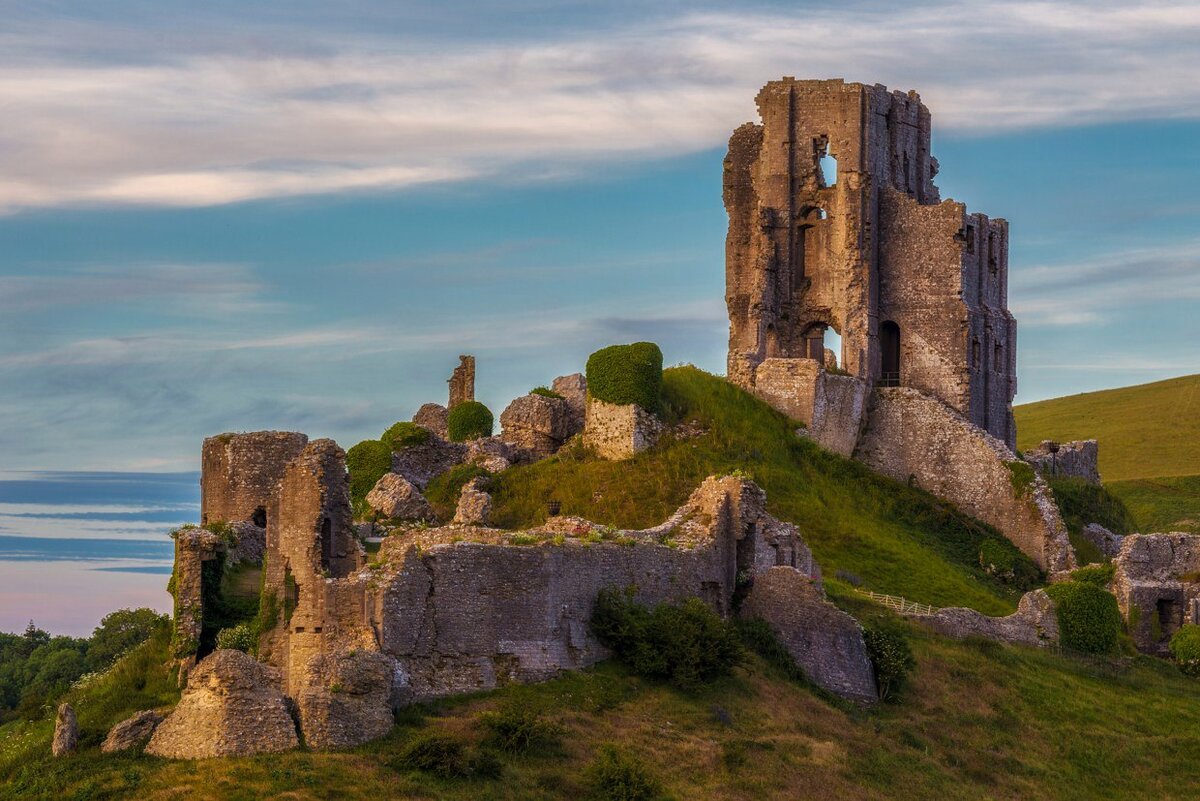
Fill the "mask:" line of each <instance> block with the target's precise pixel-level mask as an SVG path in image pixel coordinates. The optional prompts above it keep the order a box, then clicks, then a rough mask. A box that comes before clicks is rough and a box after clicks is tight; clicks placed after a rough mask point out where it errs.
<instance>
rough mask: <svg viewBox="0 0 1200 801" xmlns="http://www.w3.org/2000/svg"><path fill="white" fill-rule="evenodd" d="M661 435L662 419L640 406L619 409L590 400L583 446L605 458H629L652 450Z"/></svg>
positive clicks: (611, 404)
mask: <svg viewBox="0 0 1200 801" xmlns="http://www.w3.org/2000/svg"><path fill="white" fill-rule="evenodd" d="M661 433H662V423H661V422H660V421H659V419H658V418H657V417H655V416H654V415H653V414H651V413H650V412H648V411H646V410H645V409H643V408H642V407H640V406H638V405H637V404H634V403H630V404H626V405H623V406H618V405H616V404H613V403H607V402H605V401H602V400H600V399H598V398H588V404H587V424H586V425H585V426H584V429H583V444H584V445H586V446H587V447H589V448H593V449H595V451H596V454H597V455H598V456H599V457H600V458H602V459H618V460H619V459H628V458H630V457H632V456H635V455H636V454H639V453H641V452H642V451H645V450H649V449H650V448H653V447H654V446H655V445H656V444H657V443H658V438H659V436H660V435H661Z"/></svg>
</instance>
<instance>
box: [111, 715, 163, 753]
mask: <svg viewBox="0 0 1200 801" xmlns="http://www.w3.org/2000/svg"><path fill="white" fill-rule="evenodd" d="M165 719H166V715H164V714H163V713H161V712H156V711H154V710H153V709H147V710H145V711H143V712H138V713H137V714H136V715H134V716H133V717H131V718H126V719H125V720H123V721H121V722H120V723H118V724H117V725H116V726H113V727H112V729H110V730H109V732H108V736H107V737H105V738H104V743H103V744H101V746H100V750H101V751H102V752H104V753H106V754H113V753H116V752H117V751H128V750H129V749H131V748H137V747H139V746H141V745H143V744H144V743H145V742H146V741H147V740H149V739H150V736H151V735H152V734H154V730H155V729H157V728H158V724H160V723H162V722H163V720H165Z"/></svg>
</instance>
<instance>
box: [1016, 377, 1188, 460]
mask: <svg viewBox="0 0 1200 801" xmlns="http://www.w3.org/2000/svg"><path fill="white" fill-rule="evenodd" d="M1013 413H1014V414H1015V415H1016V418H1017V446H1018V447H1019V448H1020V449H1021V450H1027V449H1029V448H1032V447H1034V446H1035V445H1037V444H1038V443H1039V442H1040V441H1042V440H1044V439H1055V440H1059V441H1067V440H1075V439H1096V440H1099V442H1100V475H1101V477H1102V478H1103V479H1104V481H1105V483H1108V482H1114V481H1124V480H1126V479H1141V478H1161V477H1163V476H1188V475H1200V448H1197V447H1196V443H1197V442H1200V375H1190V376H1184V377H1182V378H1172V379H1169V380H1167V381H1156V382H1155V383H1152V384H1141V385H1139V386H1133V387H1122V388H1121V389H1107V390H1103V391H1101V392H1087V393H1083V394H1080V395H1070V396H1067V397H1065V398H1054V399H1053V400H1046V401H1039V402H1037V403H1029V404H1024V405H1022V406H1017V407H1016V408H1015V409H1014V410H1013Z"/></svg>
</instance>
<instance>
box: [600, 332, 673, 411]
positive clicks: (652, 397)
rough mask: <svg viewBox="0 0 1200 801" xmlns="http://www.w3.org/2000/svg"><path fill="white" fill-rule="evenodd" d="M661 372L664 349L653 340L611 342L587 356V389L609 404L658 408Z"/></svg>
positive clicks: (654, 409)
mask: <svg viewBox="0 0 1200 801" xmlns="http://www.w3.org/2000/svg"><path fill="white" fill-rule="evenodd" d="M662 372H663V357H662V351H661V350H659V349H658V345H655V344H654V343H653V342H635V343H633V344H632V345H612V346H610V347H607V348H603V349H601V350H598V351H596V352H595V353H593V354H592V355H591V356H589V357H588V361H587V381H588V392H589V393H590V394H591V395H592V397H594V398H597V399H598V400H602V401H604V402H606V403H615V404H618V405H621V406H624V405H626V404H630V403H636V404H637V405H638V406H641V407H642V408H643V409H645V410H647V411H651V412H653V411H657V410H658V408H659V397H660V395H661V393H662V380H663V379H662Z"/></svg>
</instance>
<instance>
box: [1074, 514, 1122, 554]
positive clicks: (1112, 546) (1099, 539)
mask: <svg viewBox="0 0 1200 801" xmlns="http://www.w3.org/2000/svg"><path fill="white" fill-rule="evenodd" d="M1080 533H1081V534H1082V535H1083V538H1084V539H1085V540H1087V541H1088V542H1090V543H1091V544H1092V545H1095V546H1096V547H1097V548H1099V549H1100V553H1102V554H1104V555H1105V556H1107V557H1108V558H1109V559H1112V558H1113V557H1115V556H1116V555H1117V554H1119V553H1120V552H1121V543H1123V542H1124V541H1125V537H1124V535H1122V534H1114V533H1112V532H1111V531H1109V530H1108V529H1106V528H1105V527H1104V526H1102V525H1100V524H1099V523H1088V524H1087V525H1086V526H1084V527H1083V531H1082V532H1080Z"/></svg>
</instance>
